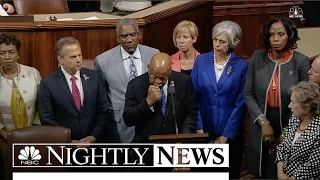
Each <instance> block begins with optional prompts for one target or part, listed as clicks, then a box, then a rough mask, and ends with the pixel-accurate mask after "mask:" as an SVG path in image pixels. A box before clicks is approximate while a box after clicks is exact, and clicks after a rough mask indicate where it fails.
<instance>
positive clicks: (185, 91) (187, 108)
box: [123, 72, 198, 142]
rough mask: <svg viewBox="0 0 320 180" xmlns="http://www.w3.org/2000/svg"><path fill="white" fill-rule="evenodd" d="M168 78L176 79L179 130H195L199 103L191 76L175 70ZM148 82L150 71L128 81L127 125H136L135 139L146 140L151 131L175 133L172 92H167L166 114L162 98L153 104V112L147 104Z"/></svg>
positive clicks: (138, 140)
mask: <svg viewBox="0 0 320 180" xmlns="http://www.w3.org/2000/svg"><path fill="white" fill-rule="evenodd" d="M169 79H170V80H169V81H174V84H175V89H176V94H175V96H174V104H175V109H176V118H177V124H178V129H179V134H185V133H193V132H195V125H196V119H197V113H198V104H197V99H196V95H195V90H194V86H193V84H192V81H191V78H190V77H189V76H187V75H185V74H181V73H176V72H172V73H171V75H170V77H169ZM168 84H170V83H169V82H168ZM149 86H150V84H149V75H148V73H145V74H143V75H141V76H139V77H137V78H135V79H134V80H132V81H130V82H129V84H128V88H127V92H126V100H125V109H124V113H123V119H124V121H125V123H126V124H127V125H128V126H136V134H135V136H134V139H133V142H147V140H148V137H149V135H161V134H175V123H174V119H173V113H172V101H171V97H170V95H169V94H168V95H167V107H166V115H165V117H164V116H163V115H162V113H161V103H160V102H159V101H157V102H156V103H155V104H153V108H154V112H152V111H151V109H150V108H149V106H148V104H147V101H146V98H147V95H148V88H149Z"/></svg>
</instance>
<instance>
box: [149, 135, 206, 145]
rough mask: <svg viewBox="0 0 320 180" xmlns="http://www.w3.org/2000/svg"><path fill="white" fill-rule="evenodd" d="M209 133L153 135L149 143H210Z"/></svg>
mask: <svg viewBox="0 0 320 180" xmlns="http://www.w3.org/2000/svg"><path fill="white" fill-rule="evenodd" d="M208 138H209V134H208V133H202V134H198V133H192V134H166V135H151V136H149V142H151V143H194V142H206V141H208Z"/></svg>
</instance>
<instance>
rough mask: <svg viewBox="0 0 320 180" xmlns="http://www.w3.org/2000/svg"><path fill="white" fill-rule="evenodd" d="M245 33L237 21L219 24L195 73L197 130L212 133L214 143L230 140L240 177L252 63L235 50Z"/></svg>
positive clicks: (233, 165) (232, 173)
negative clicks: (210, 48)
mask: <svg viewBox="0 0 320 180" xmlns="http://www.w3.org/2000/svg"><path fill="white" fill-rule="evenodd" d="M241 35H242V31H241V28H240V26H239V25H238V24H237V23H235V22H232V21H223V22H220V23H219V24H217V25H215V26H214V27H213V29H212V40H213V51H211V52H208V53H204V54H200V55H199V56H198V57H197V59H196V61H195V63H194V66H193V70H192V73H191V78H192V81H193V83H194V86H195V89H196V92H197V96H198V103H199V113H198V119H197V132H198V133H203V132H205V133H209V134H210V137H211V141H212V142H214V143H218V144H225V143H228V144H229V148H230V156H229V157H230V178H231V179H238V178H239V174H240V169H241V160H242V150H241V149H242V147H243V138H241V135H242V133H239V132H240V128H241V127H243V124H242V123H241V121H243V118H244V115H245V104H244V99H243V89H244V83H245V77H246V73H247V67H248V63H247V62H246V61H245V60H244V59H242V58H240V57H238V56H236V55H235V53H234V52H233V51H234V49H235V48H236V47H237V46H238V44H239V43H240V40H241Z"/></svg>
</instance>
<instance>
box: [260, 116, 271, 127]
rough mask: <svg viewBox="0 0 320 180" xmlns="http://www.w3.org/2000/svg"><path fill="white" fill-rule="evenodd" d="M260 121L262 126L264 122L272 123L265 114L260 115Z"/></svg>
mask: <svg viewBox="0 0 320 180" xmlns="http://www.w3.org/2000/svg"><path fill="white" fill-rule="evenodd" d="M258 123H259V125H260V126H263V125H264V124H270V122H269V121H268V120H267V118H266V117H265V116H264V115H261V116H260V117H258Z"/></svg>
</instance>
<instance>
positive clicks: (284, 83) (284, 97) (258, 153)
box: [244, 49, 310, 176]
mask: <svg viewBox="0 0 320 180" xmlns="http://www.w3.org/2000/svg"><path fill="white" fill-rule="evenodd" d="M276 65H278V64H277V63H276V62H275V61H272V60H271V59H270V58H269V56H268V51H267V50H265V49H262V50H256V51H255V52H254V53H253V55H252V57H251V60H250V62H249V65H248V72H247V77H246V82H245V89H244V99H245V103H246V105H247V108H248V111H249V114H250V116H251V122H250V130H249V138H248V151H247V152H248V155H247V163H248V165H247V168H248V171H249V172H250V173H252V174H254V175H259V176H263V174H264V173H263V172H265V171H266V169H265V168H263V166H262V154H263V153H262V148H261V147H262V136H261V127H260V125H259V124H258V122H257V118H258V117H259V116H260V115H262V114H265V115H266V113H267V99H266V98H267V93H268V89H269V87H270V84H271V80H272V77H273V73H274V72H275V68H276ZM309 69H310V62H309V58H308V57H307V56H305V55H303V54H301V53H299V52H297V51H293V55H292V57H291V58H290V59H289V60H288V61H287V62H286V63H283V64H281V65H279V71H280V75H279V79H280V80H279V81H280V82H279V83H280V97H281V108H279V110H280V116H281V117H280V119H281V121H280V122H276V123H274V124H273V129H274V134H275V135H278V136H279V135H280V134H281V131H282V129H283V128H284V127H286V126H287V124H288V120H289V118H290V112H291V111H290V109H289V108H288V105H289V103H290V95H289V93H288V90H289V88H290V86H293V85H295V84H297V83H298V82H300V81H308V71H309ZM264 176H265V175H264Z"/></svg>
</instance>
